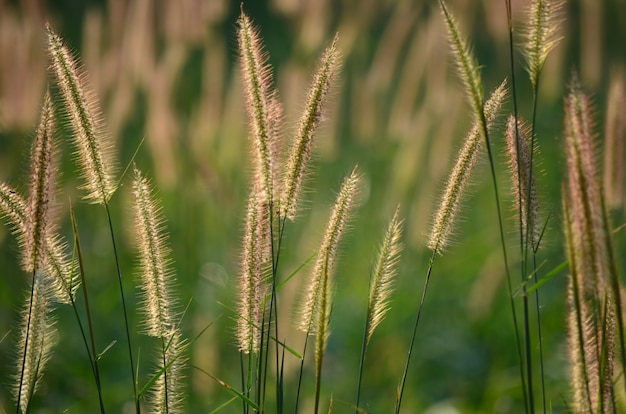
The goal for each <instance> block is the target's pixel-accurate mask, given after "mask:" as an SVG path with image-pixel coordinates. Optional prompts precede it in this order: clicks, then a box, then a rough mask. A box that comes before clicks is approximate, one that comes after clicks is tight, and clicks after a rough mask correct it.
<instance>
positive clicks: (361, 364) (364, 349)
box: [355, 310, 369, 414]
mask: <svg viewBox="0 0 626 414" xmlns="http://www.w3.org/2000/svg"><path fill="white" fill-rule="evenodd" d="M368 314H369V310H368ZM368 330H369V317H368V316H367V315H366V317H365V331H364V332H363V343H362V344H361V360H360V362H359V376H358V384H357V387H356V403H355V406H356V411H355V412H356V414H359V402H360V400H361V381H362V379H363V367H364V365H365V355H366V353H367V331H368Z"/></svg>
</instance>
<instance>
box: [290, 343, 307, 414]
mask: <svg viewBox="0 0 626 414" xmlns="http://www.w3.org/2000/svg"><path fill="white" fill-rule="evenodd" d="M308 342H309V332H307V333H306V337H305V338H304V349H303V350H302V359H301V360H300V373H299V374H298V390H297V391H296V405H295V408H294V411H293V412H294V413H295V414H297V413H298V403H299V402H300V389H301V388H302V373H303V371H304V359H305V357H306V346H307V344H308Z"/></svg>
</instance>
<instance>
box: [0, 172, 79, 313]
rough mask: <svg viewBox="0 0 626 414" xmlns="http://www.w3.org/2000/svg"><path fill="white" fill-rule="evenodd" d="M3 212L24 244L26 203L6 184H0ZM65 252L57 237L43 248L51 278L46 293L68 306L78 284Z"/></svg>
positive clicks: (49, 235) (46, 271) (47, 276)
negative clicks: (73, 276)
mask: <svg viewBox="0 0 626 414" xmlns="http://www.w3.org/2000/svg"><path fill="white" fill-rule="evenodd" d="M0 213H2V214H3V215H4V216H6V219H7V224H8V225H9V226H10V227H11V228H12V231H13V233H14V234H15V236H16V238H17V240H18V242H19V243H20V244H23V243H24V241H23V240H24V235H25V233H26V215H27V211H26V201H24V199H23V198H22V197H21V196H20V195H19V194H18V193H17V192H16V191H15V190H14V189H12V188H11V187H9V186H8V185H6V184H4V183H0ZM64 250H65V243H64V242H63V241H62V240H61V239H60V237H59V236H58V235H52V234H48V235H47V237H46V239H45V245H44V254H45V256H46V260H45V263H46V268H45V272H44V273H45V276H46V278H47V279H49V281H48V286H49V288H48V289H47V290H46V291H47V292H49V293H50V300H52V301H53V302H57V303H69V302H70V296H69V295H70V294H72V295H73V294H74V292H75V291H76V289H77V288H78V282H79V281H78V279H77V278H75V279H73V278H72V264H71V262H69V261H68V258H67V256H66V254H65V253H64Z"/></svg>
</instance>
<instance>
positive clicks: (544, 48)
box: [522, 0, 562, 88]
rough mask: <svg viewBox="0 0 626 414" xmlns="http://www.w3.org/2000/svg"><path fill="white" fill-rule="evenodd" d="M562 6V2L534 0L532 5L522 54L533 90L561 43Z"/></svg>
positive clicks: (558, 0) (557, 0)
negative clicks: (552, 53) (559, 34)
mask: <svg viewBox="0 0 626 414" xmlns="http://www.w3.org/2000/svg"><path fill="white" fill-rule="evenodd" d="M561 6H562V2H561V1H560V0H533V1H532V2H531V3H530V8H529V10H528V16H529V19H528V20H529V22H528V26H527V27H526V30H525V39H524V40H525V41H524V44H523V47H522V52H523V54H524V57H525V58H526V69H527V70H528V74H529V76H530V81H531V83H532V85H533V88H537V84H538V82H539V75H540V74H541V69H542V68H543V65H544V63H545V61H546V59H547V57H548V54H549V53H550V51H551V50H552V48H554V47H555V46H556V45H557V44H558V43H559V40H560V37H558V35H557V32H558V29H559V19H558V12H559V10H560V8H561Z"/></svg>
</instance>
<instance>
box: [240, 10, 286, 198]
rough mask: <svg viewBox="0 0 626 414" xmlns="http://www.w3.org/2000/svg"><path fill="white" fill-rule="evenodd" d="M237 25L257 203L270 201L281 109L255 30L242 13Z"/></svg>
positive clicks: (265, 57) (269, 68) (273, 184)
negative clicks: (258, 201) (257, 194)
mask: <svg viewBox="0 0 626 414" xmlns="http://www.w3.org/2000/svg"><path fill="white" fill-rule="evenodd" d="M238 25H239V28H238V40H239V54H240V63H241V71H242V73H243V79H244V90H245V94H246V103H247V109H248V116H249V118H250V127H251V128H250V129H251V135H252V142H253V147H254V163H255V182H256V185H255V186H256V187H258V189H259V191H260V199H261V202H263V203H271V202H272V201H273V194H274V191H275V187H276V185H275V183H274V180H275V176H276V172H275V170H276V168H277V166H276V163H277V160H276V153H275V151H276V145H275V141H276V140H277V139H278V137H276V136H274V135H275V134H276V132H277V131H280V126H279V123H280V122H279V121H280V118H281V114H282V110H281V107H280V105H279V104H278V100H277V98H276V94H275V92H274V90H273V89H272V68H271V67H270V66H269V64H268V63H267V55H266V54H265V53H264V52H263V46H262V44H261V40H260V37H259V34H258V30H257V29H256V28H255V27H254V26H253V25H252V22H251V21H250V19H249V18H248V16H246V15H245V13H243V12H242V13H241V16H240V17H239V20H238Z"/></svg>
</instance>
